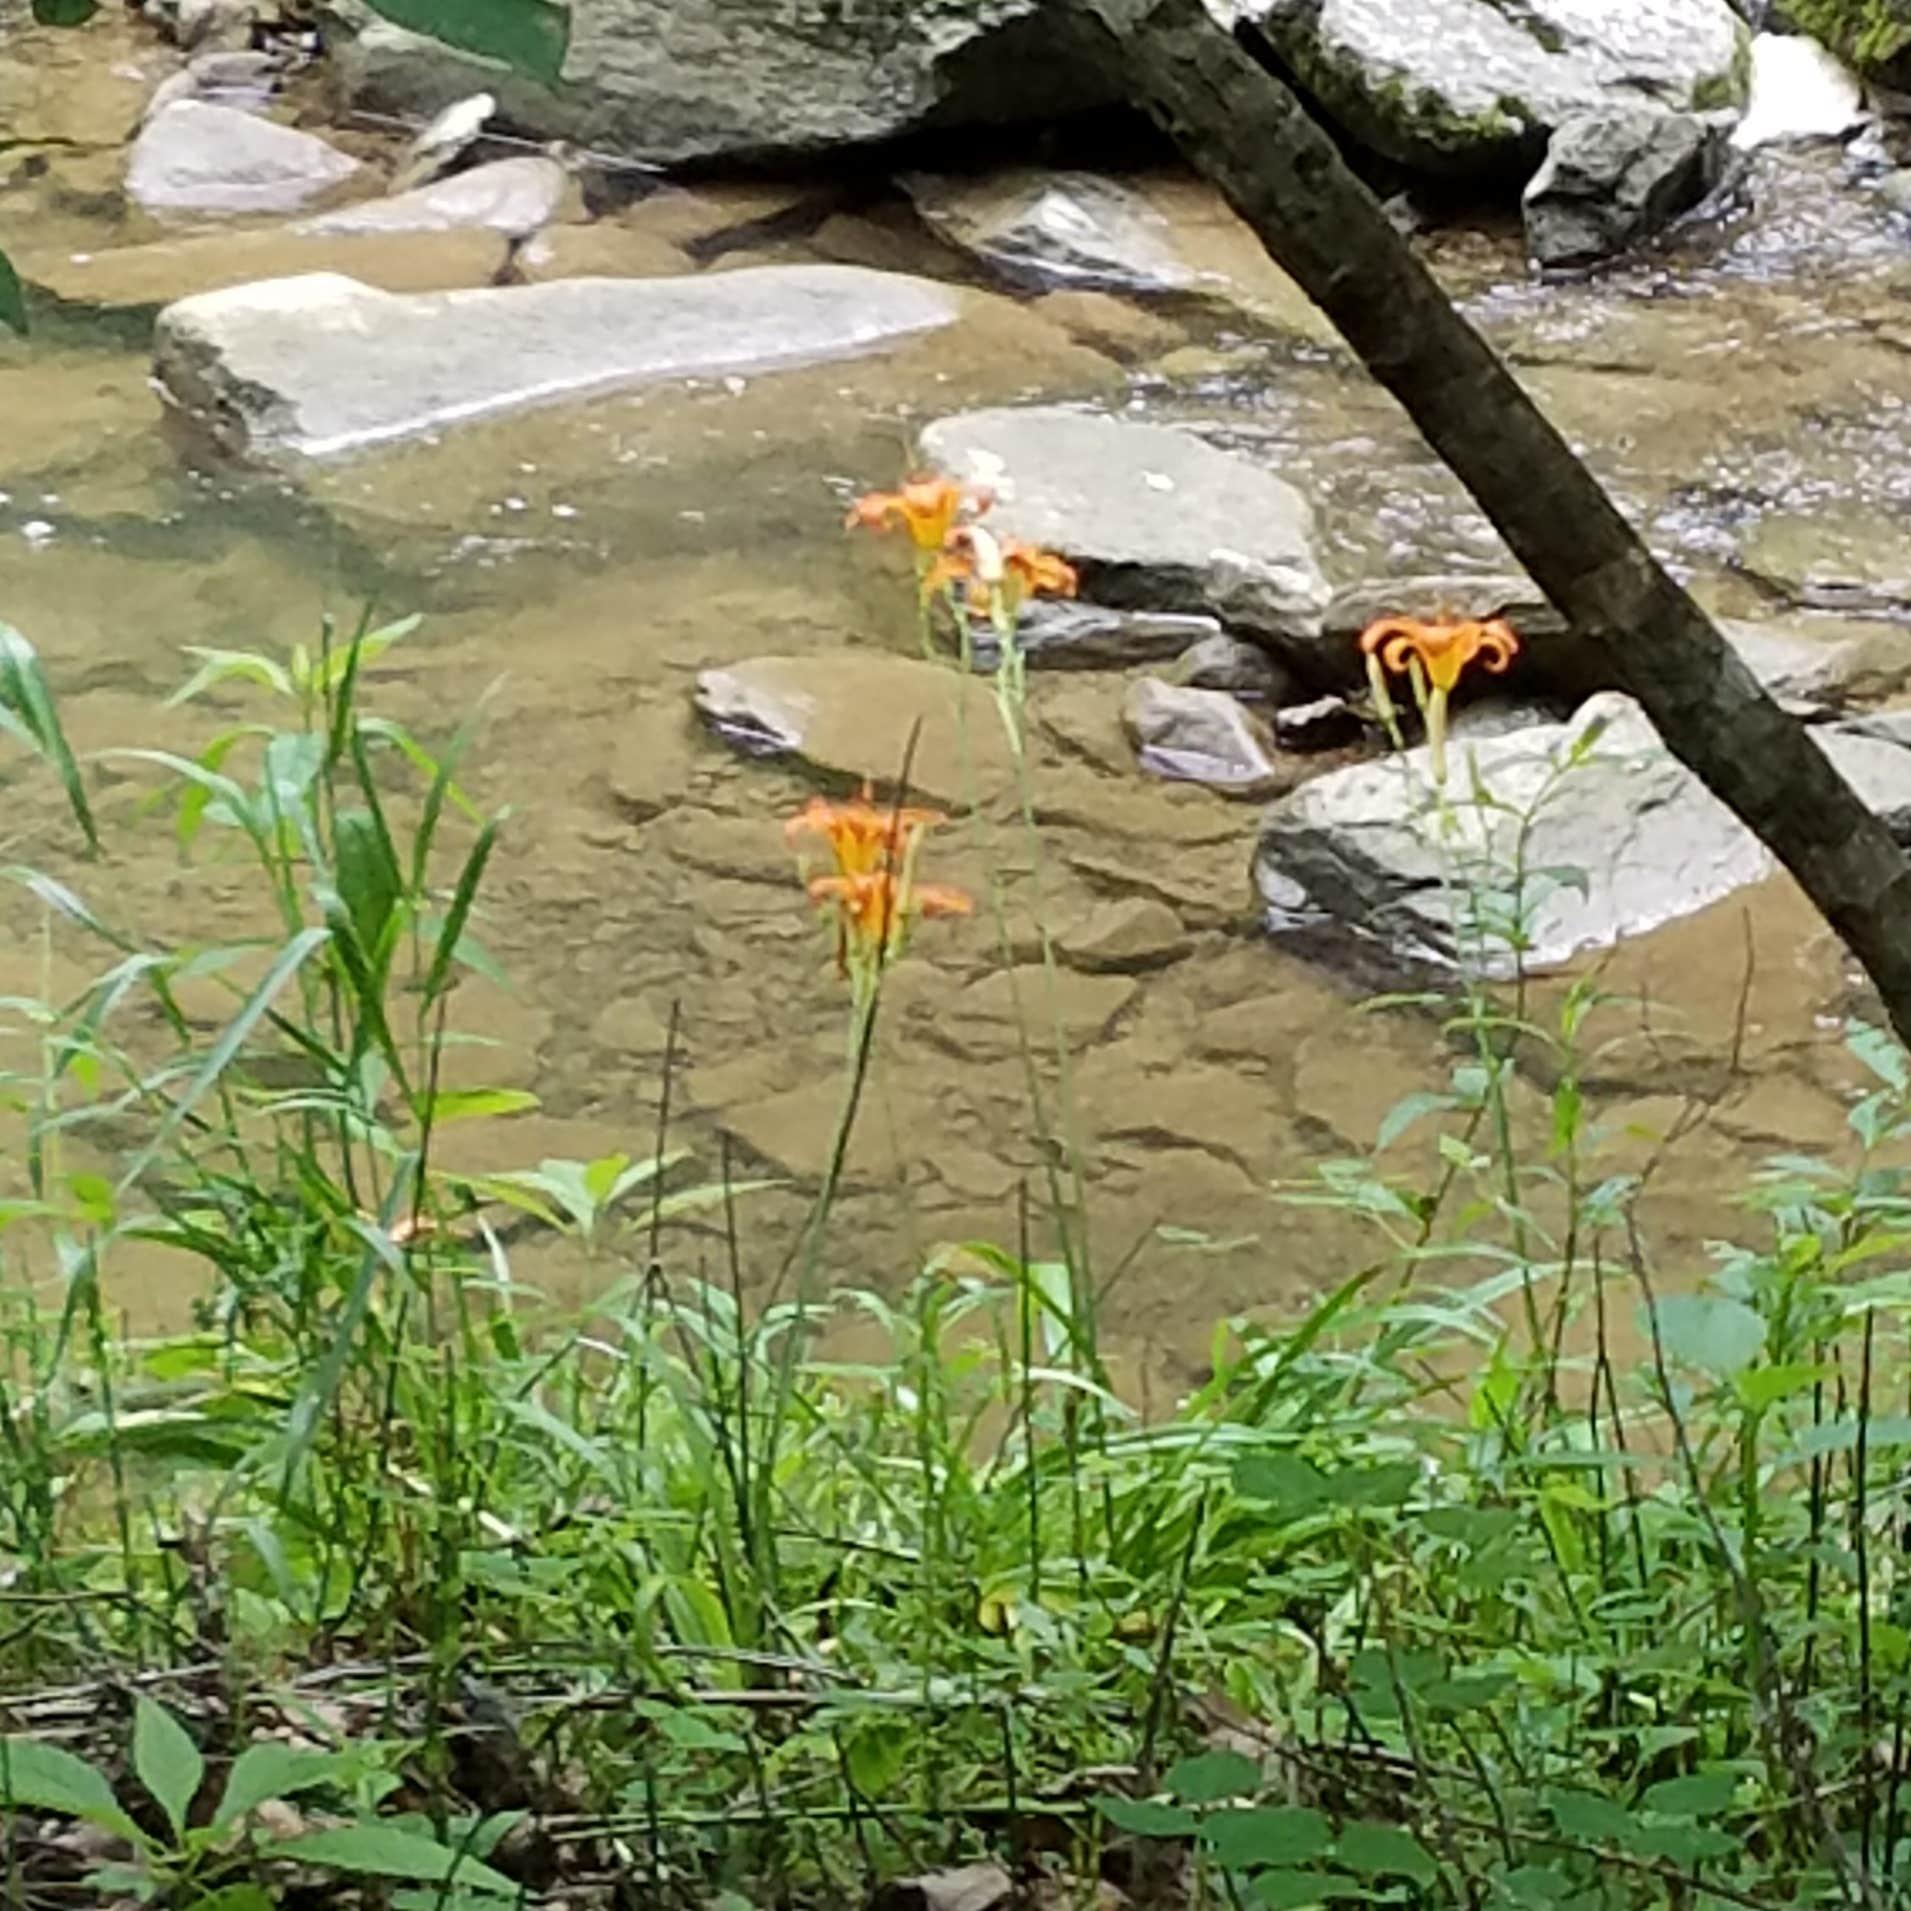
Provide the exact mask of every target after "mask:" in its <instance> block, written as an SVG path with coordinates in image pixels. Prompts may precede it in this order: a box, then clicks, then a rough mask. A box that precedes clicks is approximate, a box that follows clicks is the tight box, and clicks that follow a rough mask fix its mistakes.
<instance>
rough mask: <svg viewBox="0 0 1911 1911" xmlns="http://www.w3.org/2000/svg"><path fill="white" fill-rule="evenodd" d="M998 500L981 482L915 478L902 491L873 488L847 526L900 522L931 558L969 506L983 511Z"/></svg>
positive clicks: (878, 527)
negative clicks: (966, 482) (974, 483)
mask: <svg viewBox="0 0 1911 1911" xmlns="http://www.w3.org/2000/svg"><path fill="white" fill-rule="evenodd" d="M994 502H995V497H994V493H992V492H990V491H986V490H984V489H983V488H982V487H981V486H979V485H972V484H957V483H955V482H954V481H953V480H952V479H949V478H911V479H909V480H908V481H907V482H906V483H905V484H904V485H903V487H902V489H901V490H900V491H872V492H870V493H869V495H868V496H867V497H861V498H858V499H857V500H856V502H855V503H854V504H852V505H851V506H850V508H849V516H848V517H847V518H846V519H845V520H844V526H845V528H846V529H848V530H852V531H853V530H857V529H862V530H867V531H887V530H891V529H893V528H894V527H896V526H897V525H900V526H902V528H903V529H904V530H906V531H907V532H908V533H909V541H910V543H912V544H913V545H914V546H915V547H916V550H917V553H918V554H919V555H920V556H921V557H923V558H924V559H928V558H931V557H933V556H934V555H935V554H936V552H938V551H940V550H941V549H942V547H943V546H944V545H945V544H946V543H948V541H949V534H950V532H951V531H953V530H954V529H955V526H956V520H957V519H958V518H959V517H960V516H961V515H962V513H963V510H964V509H965V507H966V508H967V509H969V510H971V511H974V512H976V513H978V514H980V513H981V512H983V511H986V510H987V509H988V508H989V506H990V505H991V504H993V503H994Z"/></svg>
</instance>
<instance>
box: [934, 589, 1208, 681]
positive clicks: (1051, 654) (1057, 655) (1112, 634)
mask: <svg viewBox="0 0 1911 1911" xmlns="http://www.w3.org/2000/svg"><path fill="white" fill-rule="evenodd" d="M1220 630H1221V627H1220V625H1219V624H1218V623H1217V622H1216V621H1215V620H1214V619H1213V618H1212V617H1191V616H1187V615H1182V614H1177V613H1175V612H1173V611H1155V610H1117V609H1115V608H1114V607H1113V606H1111V605H1107V604H1087V603H1082V602H1081V601H1079V600H1078V599H1071V598H1039V599H1037V600H1035V601H1034V602H1032V603H1030V604H1028V605H1026V606H1024V608H1023V612H1022V621H1021V623H1020V625H1019V626H1018V628H1017V630H1016V633H1015V641H1016V644H1017V647H1018V648H1019V649H1020V650H1021V652H1022V655H1023V656H1024V657H1025V658H1026V659H1027V661H1028V664H1029V667H1030V669H1032V670H1120V669H1124V668H1126V667H1127V666H1128V665H1130V664H1149V663H1159V662H1161V661H1162V660H1163V659H1164V658H1168V657H1178V656H1179V655H1180V654H1181V652H1182V650H1183V649H1184V648H1185V647H1186V646H1188V645H1190V644H1194V643H1198V642H1201V641H1212V640H1216V639H1218V638H1219V636H1220ZM969 654H970V656H971V658H972V659H973V660H974V663H975V667H976V668H977V669H978V670H993V669H994V668H995V666H996V664H997V662H998V661H999V660H1000V658H1001V654H1002V647H1001V644H1000V641H999V640H998V638H997V636H996V633H995V630H994V628H993V627H992V626H991V625H989V624H988V623H986V622H984V621H982V620H980V619H978V620H976V622H975V624H974V627H973V629H972V630H971V632H970V637H969Z"/></svg>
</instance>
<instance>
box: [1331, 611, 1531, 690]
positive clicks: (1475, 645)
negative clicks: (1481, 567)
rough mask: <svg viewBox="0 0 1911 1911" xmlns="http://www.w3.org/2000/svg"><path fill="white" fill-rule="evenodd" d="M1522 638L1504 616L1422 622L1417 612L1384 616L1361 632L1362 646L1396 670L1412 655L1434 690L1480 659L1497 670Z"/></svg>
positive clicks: (1406, 664) (1515, 651)
mask: <svg viewBox="0 0 1911 1911" xmlns="http://www.w3.org/2000/svg"><path fill="white" fill-rule="evenodd" d="M1519 647H1520V642H1519V639H1518V638H1517V637H1515V636H1514V635H1513V632H1512V628H1511V626H1510V625H1508V624H1506V623H1505V622H1504V621H1502V620H1501V619H1500V618H1497V617H1495V618H1493V619H1492V620H1491V621H1490V622H1487V623H1483V624H1482V623H1474V622H1472V621H1471V620H1459V619H1454V618H1448V617H1439V618H1435V619H1434V621H1433V622H1432V623H1426V624H1423V623H1422V622H1421V621H1420V620H1419V619H1418V618H1417V617H1383V618H1382V619H1381V620H1380V621H1379V622H1378V623H1377V624H1369V625H1368V626H1367V628H1366V629H1365V630H1363V631H1362V632H1361V633H1360V648H1361V650H1362V651H1363V652H1365V654H1366V655H1367V656H1369V657H1372V656H1375V655H1378V657H1379V659H1380V661H1381V663H1382V664H1383V665H1384V666H1385V667H1386V668H1387V669H1388V670H1391V671H1393V672H1394V673H1395V674H1396V675H1401V674H1404V673H1405V672H1406V671H1407V670H1408V669H1410V668H1411V667H1412V663H1413V660H1414V659H1416V658H1417V659H1418V660H1419V663H1420V665H1421V667H1422V669H1424V670H1425V671H1426V673H1427V681H1428V683H1430V684H1431V685H1432V686H1433V688H1434V689H1436V690H1451V689H1452V688H1453V686H1454V685H1455V684H1457V683H1458V682H1459V681H1460V673H1461V672H1462V671H1463V670H1464V669H1465V668H1466V667H1467V665H1468V664H1470V663H1472V662H1474V661H1475V659H1477V660H1478V661H1479V662H1481V663H1482V664H1484V665H1485V666H1486V668H1487V669H1488V670H1491V671H1493V672H1495V673H1496V674H1497V673H1498V672H1500V671H1503V670H1504V669H1505V668H1506V667H1507V666H1508V665H1509V664H1510V663H1511V662H1512V661H1513V659H1514V657H1515V656H1517V655H1518V654H1519Z"/></svg>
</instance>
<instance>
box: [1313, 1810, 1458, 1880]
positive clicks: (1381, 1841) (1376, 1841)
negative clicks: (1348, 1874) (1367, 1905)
mask: <svg viewBox="0 0 1911 1911" xmlns="http://www.w3.org/2000/svg"><path fill="white" fill-rule="evenodd" d="M1334 1856H1335V1857H1336V1858H1337V1859H1339V1860H1340V1862H1341V1863H1342V1864H1344V1865H1345V1866H1346V1867H1347V1869H1348V1870H1349V1871H1357V1872H1359V1873H1360V1874H1361V1876H1362V1877H1368V1878H1379V1877H1389V1878H1411V1879H1412V1880H1413V1881H1414V1882H1415V1883H1416V1884H1431V1883H1432V1882H1433V1880H1434V1878H1435V1877H1437V1876H1438V1875H1439V1874H1438V1872H1437V1871H1436V1869H1435V1867H1434V1863H1433V1860H1432V1859H1431V1858H1430V1857H1429V1856H1428V1855H1427V1851H1426V1847H1425V1846H1424V1845H1422V1844H1421V1842H1420V1841H1419V1839H1417V1838H1415V1837H1414V1836H1413V1835H1412V1834H1411V1833H1409V1832H1405V1831H1402V1830H1401V1829H1400V1827H1399V1826H1398V1825H1381V1824H1375V1823H1372V1822H1371V1821H1368V1822H1363V1823H1360V1824H1354V1825H1349V1826H1348V1827H1347V1828H1346V1830H1345V1831H1343V1832H1342V1833H1341V1834H1340V1838H1339V1840H1338V1842H1337V1843H1336V1844H1335V1846H1334Z"/></svg>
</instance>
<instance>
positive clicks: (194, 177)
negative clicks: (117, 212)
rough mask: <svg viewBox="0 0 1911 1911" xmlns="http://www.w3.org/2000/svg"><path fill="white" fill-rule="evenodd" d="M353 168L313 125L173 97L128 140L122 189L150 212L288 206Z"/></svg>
mask: <svg viewBox="0 0 1911 1911" xmlns="http://www.w3.org/2000/svg"><path fill="white" fill-rule="evenodd" d="M358 169H359V167H358V161H357V160H355V159H353V158H352V157H351V156H350V155H349V154H347V153H342V152H340V151H339V150H338V148H337V147H336V146H328V145H327V144H326V143H325V141H324V140H322V139H318V138H316V137H315V136H314V135H312V134H311V133H301V132H299V131H298V130H297V129H296V128H294V127H290V126H279V125H275V124H274V123H273V122H272V121H271V120H268V119H258V118H255V117H254V116H253V115H252V114H250V113H242V112H240V111H239V110H238V109H237V108H236V107H231V106H214V105H211V104H209V103H207V102H206V101H204V100H178V101H176V102H175V103H174V104H172V105H170V106H168V107H167V108H166V109H165V111H164V112H161V113H155V114H154V115H153V116H152V118H151V119H149V120H148V121H147V122H146V124H145V127H144V128H143V129H142V130H141V132H140V135H139V138H138V139H137V140H135V141H134V142H133V150H132V153H131V156H130V157H129V159H128V161H127V167H126V190H127V192H128V193H129V194H130V195H131V196H132V197H133V199H134V200H136V201H137V202H138V203H139V204H140V205H142V206H144V207H146V208H147V209H148V210H149V211H153V212H204V213H241V212H289V211H292V210H293V209H294V208H296V207H299V206H302V205H304V204H306V203H307V201H309V200H312V199H316V198H317V197H318V196H319V195H320V194H321V193H326V192H330V191H331V190H332V189H333V188H334V187H336V186H339V185H341V184H342V183H343V182H344V181H345V180H347V179H350V178H351V176H352V175H353V174H354V173H355V172H357V171H358Z"/></svg>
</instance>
